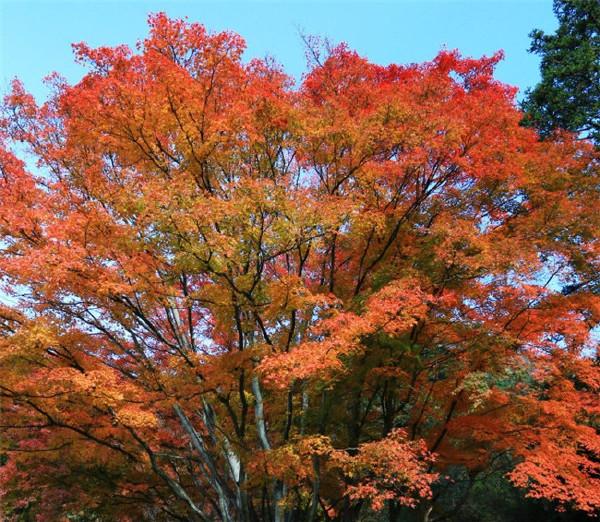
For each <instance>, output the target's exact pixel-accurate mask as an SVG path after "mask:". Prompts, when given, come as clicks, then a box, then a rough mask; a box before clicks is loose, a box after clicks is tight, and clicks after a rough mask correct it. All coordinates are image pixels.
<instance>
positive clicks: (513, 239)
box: [0, 14, 600, 522]
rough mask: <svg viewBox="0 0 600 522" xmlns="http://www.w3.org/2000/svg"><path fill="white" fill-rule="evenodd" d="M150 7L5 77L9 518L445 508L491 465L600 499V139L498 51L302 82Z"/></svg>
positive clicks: (279, 516) (237, 41)
mask: <svg viewBox="0 0 600 522" xmlns="http://www.w3.org/2000/svg"><path fill="white" fill-rule="evenodd" d="M149 23H150V33H149V36H148V37H147V38H146V39H145V40H143V41H142V42H140V44H139V45H138V47H137V48H136V49H129V48H128V47H125V46H118V47H114V48H107V47H101V48H98V49H92V48H90V47H88V46H87V45H85V44H78V45H76V46H75V52H76V56H77V59H78V60H79V61H80V62H82V63H85V64H87V66H88V68H89V69H88V70H89V72H88V73H87V74H86V75H85V77H84V78H83V79H82V80H81V81H80V82H79V83H77V84H75V85H69V84H67V83H66V82H65V81H64V80H63V79H61V77H60V76H58V75H53V76H52V77H51V78H50V80H49V81H50V83H51V85H52V86H53V95H52V96H51V97H50V98H49V99H48V100H46V101H45V102H44V103H43V104H38V103H36V101H35V100H34V98H33V97H32V96H31V95H30V94H28V93H27V92H26V91H25V89H24V88H23V86H22V85H21V84H20V83H19V82H15V83H14V84H13V86H12V90H11V92H10V93H9V94H8V95H7V97H6V99H5V101H4V104H3V117H2V121H1V126H0V129H1V130H0V137H1V138H2V143H3V145H2V148H1V150H0V237H1V239H0V275H1V280H2V284H3V292H4V295H5V297H4V298H3V302H4V304H3V305H2V307H1V308H0V408H1V409H0V414H1V415H0V418H1V422H0V453H2V454H3V455H4V457H3V459H2V461H0V464H2V465H1V466H0V494H1V495H2V506H3V509H4V511H5V516H6V518H8V520H19V519H20V518H19V517H23V516H26V517H29V518H21V519H22V520H24V519H27V520H30V519H31V520H33V519H35V520H40V521H43V520H48V521H55V520H63V519H66V518H67V517H70V518H71V519H74V520H77V519H78V518H77V517H79V520H85V519H86V518H85V517H86V516H87V517H88V518H87V519H88V520H122V521H127V520H131V521H133V520H135V521H138V520H165V521H167V520H168V521H171V520H190V521H223V522H230V521H242V522H251V521H252V522H254V521H274V522H284V521H285V522H292V521H295V522H300V521H302V522H305V521H306V522H310V521H316V520H335V521H340V522H341V521H345V522H350V521H359V520H367V518H366V517H367V516H371V515H370V514H374V516H385V517H386V519H387V520H390V521H394V520H399V519H400V516H401V515H402V514H403V513H406V512H413V513H414V514H415V516H418V517H419V519H420V520H436V519H443V518H444V517H446V518H448V517H451V516H452V513H453V512H455V513H456V512H459V510H460V508H461V502H462V500H461V498H462V495H463V493H464V492H465V491H466V492H467V493H468V491H469V488H470V487H471V486H475V487H476V486H477V484H478V483H479V481H480V480H482V478H484V477H486V476H490V475H492V474H494V473H500V474H501V475H505V476H506V477H507V479H508V480H510V481H511V482H512V484H513V485H514V486H515V487H517V488H520V489H522V490H523V491H524V493H525V494H526V495H528V496H530V497H532V498H536V499H544V501H546V502H547V503H548V505H549V506H551V507H552V508H553V509H556V510H561V509H563V510H564V509H569V510H578V511H581V512H585V513H590V514H591V513H594V512H595V511H596V510H597V509H598V508H599V507H600V479H599V478H598V477H599V476H600V460H599V457H600V438H599V436H598V433H597V430H598V415H599V414H600V403H599V401H598V392H599V391H600V371H599V368H598V364H597V362H596V361H597V358H596V357H597V345H596V343H595V340H594V336H593V335H592V330H593V328H594V327H595V326H597V325H598V322H599V319H600V297H599V296H598V295H597V294H596V293H595V292H594V285H593V282H594V280H595V278H597V274H598V273H599V269H600V266H599V265H600V264H599V256H598V253H599V246H600V245H599V243H598V230H599V225H600V214H599V213H598V212H591V211H590V209H592V208H593V207H594V205H597V203H598V192H597V189H598V183H599V174H600V172H599V163H598V156H597V152H596V151H595V150H594V148H593V147H592V146H591V145H590V144H589V143H587V142H585V141H580V140H578V139H576V137H574V136H572V135H570V134H566V133H564V134H560V135H557V136H555V138H554V139H552V140H545V141H541V140H540V139H539V136H538V134H537V133H536V131H534V130H532V129H530V128H525V127H522V126H520V121H521V119H522V116H523V114H522V112H521V111H520V110H519V109H518V107H517V105H516V102H515V92H516V91H515V89H514V88H512V87H508V86H506V85H503V84H502V83H500V82H499V81H497V80H495V79H494V77H493V73H494V66H495V65H496V63H497V62H498V60H499V59H500V55H495V56H492V57H484V58H481V59H468V58H463V57H461V56H460V55H459V54H458V53H456V52H447V51H444V52H441V53H440V54H439V55H438V56H437V57H436V58H435V59H434V60H433V61H431V62H427V63H423V64H418V65H408V66H403V65H389V66H380V65H376V64H373V63H371V62H369V61H368V60H367V59H366V58H364V57H361V56H359V55H358V54H357V53H355V52H353V51H352V50H350V49H348V48H347V47H346V46H345V45H339V46H337V47H334V48H332V49H330V50H329V51H327V52H326V53H325V54H324V55H323V56H319V55H318V53H314V54H313V60H312V62H311V67H310V70H309V71H308V73H307V74H306V75H305V77H304V78H303V80H302V82H301V83H300V84H299V85H295V84H294V82H293V81H292V80H291V79H290V78H289V77H288V76H287V75H286V74H285V72H284V71H283V69H282V68H281V67H279V66H278V65H276V64H274V63H272V62H271V61H269V60H253V61H250V62H245V61H243V60H242V53H243V50H244V42H243V40H242V39H241V38H240V37H239V36H238V35H236V34H232V33H229V32H223V33H217V34H213V33H209V32H207V31H206V30H205V28H204V27H203V26H201V25H199V24H195V23H188V22H184V21H181V20H173V19H169V18H167V17H166V16H165V15H163V14H157V15H153V16H152V17H150V20H149ZM566 287H569V291H561V289H562V288H566ZM465 485H467V486H465ZM448 492H455V493H452V494H453V495H454V497H453V498H454V500H453V501H452V502H445V504H444V503H443V502H442V499H443V498H447V494H448ZM456 492H460V494H458V493H456ZM445 495H446V497H445ZM377 514H379V515H377Z"/></svg>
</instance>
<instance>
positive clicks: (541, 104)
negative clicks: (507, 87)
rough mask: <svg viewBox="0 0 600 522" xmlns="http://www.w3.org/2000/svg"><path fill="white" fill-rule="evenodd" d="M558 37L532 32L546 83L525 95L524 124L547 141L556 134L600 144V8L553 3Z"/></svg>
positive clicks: (592, 3) (578, 1)
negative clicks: (570, 134)
mask: <svg viewBox="0 0 600 522" xmlns="http://www.w3.org/2000/svg"><path fill="white" fill-rule="evenodd" d="M554 13H555V14H556V17H557V18H558V24H559V26H558V29H557V30H556V33H555V34H550V35H549V34H545V33H544V32H543V31H541V30H539V29H536V30H535V31H532V32H531V34H530V36H531V38H532V43H531V48H530V52H532V53H535V54H538V55H540V56H541V58H542V63H541V74H542V79H541V81H540V83H538V85H536V87H535V88H534V89H533V90H531V91H528V92H527V96H526V98H525V101H524V102H523V109H524V110H525V112H526V119H525V123H526V124H529V125H533V126H535V127H537V128H538V129H539V130H540V132H541V133H542V135H544V136H548V135H550V134H551V133H552V132H554V131H555V130H556V129H559V128H561V129H567V130H569V131H572V132H576V133H580V134H582V135H583V136H585V137H588V138H590V139H592V140H593V141H594V142H595V143H596V144H599V143H600V4H599V3H598V1H597V0H554Z"/></svg>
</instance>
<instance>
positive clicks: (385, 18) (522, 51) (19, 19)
mask: <svg viewBox="0 0 600 522" xmlns="http://www.w3.org/2000/svg"><path fill="white" fill-rule="evenodd" d="M154 11H166V12H167V14H169V15H170V16H174V17H184V16H187V17H188V18H189V19H190V20H191V21H197V22H201V23H203V24H205V25H206V26H207V28H208V29H209V30H215V31H217V30H223V29H227V30H233V31H236V32H237V33H239V34H241V35H243V36H244V38H245V40H246V43H247V45H248V50H247V57H249V58H252V57H264V56H265V55H266V54H270V55H272V56H274V57H275V58H276V59H277V60H278V61H279V62H280V63H282V64H283V65H284V66H285V69H286V71H287V72H288V73H289V74H291V75H292V76H293V77H295V78H299V77H300V75H301V74H302V72H304V71H305V70H306V62H305V59H304V49H303V43H302V41H301V38H300V36H299V34H300V33H301V32H304V33H306V34H312V35H317V36H324V37H328V38H330V39H331V41H332V42H333V43H338V42H341V41H345V42H348V44H349V45H350V46H351V47H352V48H353V49H356V50H357V51H358V52H359V53H361V54H364V55H366V56H369V57H370V59H371V60H373V61H374V62H376V63H381V64H386V63H409V62H422V61H425V60H430V59H432V58H433V57H434V56H435V55H436V54H437V52H438V51H439V50H440V49H442V48H443V47H444V46H446V47H447V48H449V49H455V48H457V49H460V51H461V52H462V53H463V54H465V55H467V56H473V57H479V56H481V55H484V54H485V55H491V54H493V53H494V52H496V51H498V50H500V49H503V50H504V51H505V60H504V61H503V62H502V63H500V64H499V65H498V71H497V75H498V78H500V79H501V80H503V81H505V82H506V83H509V84H511V85H516V86H518V87H519V88H520V89H521V90H524V89H525V88H527V87H530V86H533V85H534V84H535V83H536V82H537V81H538V78H539V74H538V64H539V60H538V58H537V57H535V56H532V55H530V54H528V53H527V49H528V47H529V39H528V34H529V32H530V31H531V29H532V27H533V26H535V27H539V28H541V29H544V30H546V31H552V30H553V29H554V27H555V25H556V21H555V19H554V16H553V14H552V2H551V1H550V0H497V1H487V0H471V1H444V0H433V1H432V0H389V1H362V2H360V1H345V2H344V1H324V2H320V1H312V2H311V1H309V2H300V1H258V2H252V1H248V2H242V1H237V2H236V1H219V2H217V1H193V2H192V1H177V0H175V1H169V2H156V1H152V0H150V1H141V0H140V1H116V0H105V1H83V0H82V1H76V0H72V1H62V2H54V1H44V0H2V1H0V86H1V87H2V88H3V90H4V91H5V90H6V89H7V87H8V84H9V82H10V80H11V79H12V78H13V77H15V76H17V77H19V78H21V79H22V80H23V81H24V83H25V85H26V86H27V88H28V89H29V90H30V91H31V92H33V94H34V95H36V96H41V97H43V96H44V94H45V93H46V92H47V91H46V90H45V89H44V88H43V86H42V83H41V79H42V78H43V77H44V76H46V75H47V74H49V73H50V72H52V71H54V70H58V71H60V72H61V73H62V74H64V75H65V76H66V77H67V78H68V79H69V80H70V81H75V80H76V79H78V78H79V77H81V75H82V74H83V72H84V70H83V69H82V68H81V67H79V66H77V65H75V64H74V63H73V60H72V52H71V48H70V45H71V44H72V43H75V42H80V41H85V42H87V43H88V44H89V45H91V46H98V45H115V44H121V43H128V44H129V45H131V46H133V45H135V42H136V40H137V39H138V38H139V37H140V35H141V34H143V33H144V31H145V22H146V17H147V15H148V13H150V12H154ZM23 28H27V29H26V30H24V29H23Z"/></svg>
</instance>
